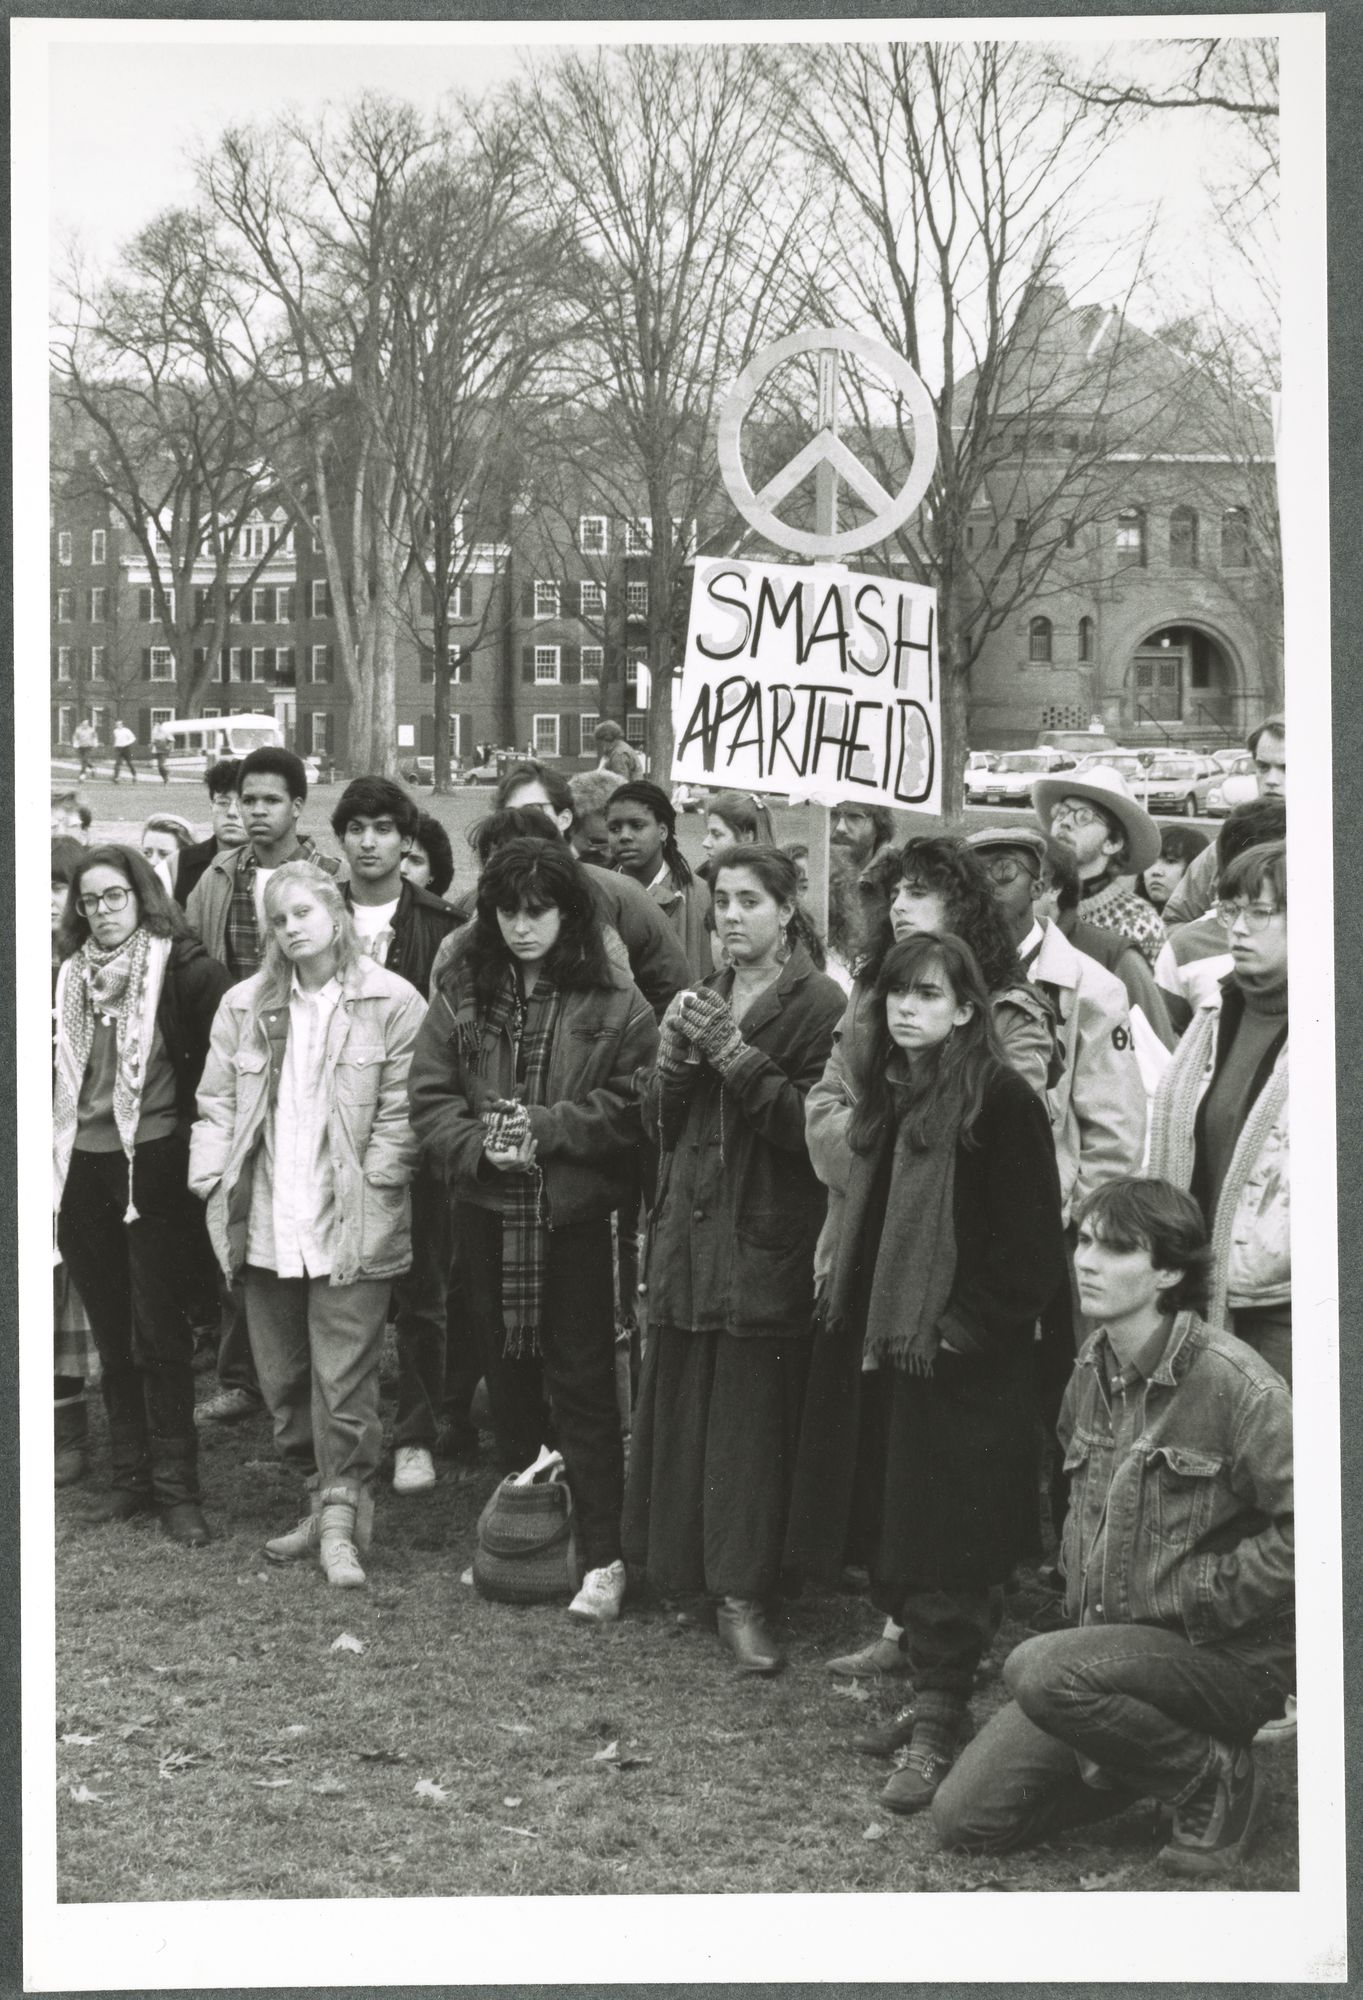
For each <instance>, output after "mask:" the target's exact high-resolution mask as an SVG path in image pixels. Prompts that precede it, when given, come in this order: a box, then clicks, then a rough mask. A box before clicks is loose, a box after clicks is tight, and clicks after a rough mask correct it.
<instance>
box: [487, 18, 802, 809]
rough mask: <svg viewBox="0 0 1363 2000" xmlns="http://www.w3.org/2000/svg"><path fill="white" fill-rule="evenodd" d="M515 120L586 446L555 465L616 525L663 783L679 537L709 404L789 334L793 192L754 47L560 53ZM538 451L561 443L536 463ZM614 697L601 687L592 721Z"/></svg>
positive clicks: (711, 466)
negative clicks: (555, 237) (627, 560)
mask: <svg viewBox="0 0 1363 2000" xmlns="http://www.w3.org/2000/svg"><path fill="white" fill-rule="evenodd" d="M517 111H518V115H519V117H520V119H521V121H522V123H523V126H524V129H525V134H526V139H527V143H528V145H529V146H530V148H531V150H532V153H533V154H534V156H535V157H536V158H537V159H538V161H539V163H540V166H541V171H542V182H543V199H544V203H545V208H546V212H547V215H548V217H549V219H550V222H551V226H553V227H555V228H556V229H557V230H558V231H559V232H560V233H561V235H562V238H563V241H564V244H565V247H566V256H565V268H564V277H563V290H564V296H565V298H566V299H567V301H568V303H569V305H570V307H571V309H572V310H573V312H574V313H575V315H576V317H577V321H578V326H579V336H578V339H577V342H576V344H575V346H574V348H573V349H572V351H571V352H570V353H568V354H566V355H565V356H564V357H563V359H562V361H561V363H560V370H559V376H560V383H561V385H562V386H563V387H564V388H565V389H566V390H568V391H570V392H571V393H572V395H573V396H575V398H576V400H577V403H578V406H579V409H580V411H581V413H582V414H581V421H580V424H579V425H577V426H576V428H575V431H574V430H570V431H568V433H567V437H568V440H569V441H570V442H571V443H573V444H575V442H576V436H577V435H581V434H585V435H588V436H590V438H591V440H592V442H593V444H594V447H595V448H594V450H593V452H592V454H591V457H590V458H589V459H586V460H583V459H581V458H578V457H577V454H576V452H575V451H574V453H573V458H574V459H576V463H577V466H578V469H579V471H580V473H581V485H582V493H583V498H582V500H581V502H580V507H581V511H583V512H589V513H590V512H599V513H602V514H605V515H607V516H613V517H614V518H615V519H617V520H620V519H623V520H625V521H626V522H629V523H632V524H634V525H633V546H634V547H635V548H636V549H637V550H638V551H640V553H641V555H642V557H643V559H644V561H645V563H646V578H645V579H642V580H645V581H646V583H647V603H648V610H647V616H646V630H647V647H648V665H649V670H650V674H651V682H652V695H651V716H650V731H651V743H652V752H653V763H654V769H655V770H656V771H657V772H658V773H660V774H661V775H662V777H663V778H664V780H665V779H666V774H667V772H668V771H669V769H670V767H671V760H672V712H671V699H672V693H671V681H672V672H673V661H674V658H675V647H676V640H677V634H678V629H679V622H684V615H683V616H682V618H681V620H680V621H679V608H680V605H681V602H682V600H683V599H684V596H685V583H686V577H687V566H688V564H689V563H690V561H691V560H692V558H693V556H694V554H695V547H694V541H693V538H692V536H691V533H690V525H691V524H692V523H693V522H694V523H704V522H707V521H708V520H710V519H711V518H712V517H713V515H714V514H715V513H716V511H717V508H718V495H719V490H720V482H719V472H718V466H717V461H716V457H715V449H714V432H715V417H716V411H717V408H718V405H719V403H720V401H721V400H722V398H723V396H724V393H725V391H726V390H727V388H728V386H729V384H730V383H731V382H732V380H733V378H734V376H735V375H736V374H737V373H738V372H739V370H740V368H741V367H742V365H743V363H744V361H746V360H747V358H748V357H749V356H750V355H751V353H752V352H753V351H754V349H755V348H757V347H758V346H759V345H760V344H761V343H762V342H763V341H764V340H765V339H767V338H768V337H770V336H771V335H772V334H773V333H774V332H777V331H786V330H787V329H788V328H789V326H790V325H792V324H793V323H794V314H795V311H796V296H797V295H796V287H795V284H794V283H793V272H794V265H793V257H792V251H793V246H794V244H795V242H796V240H797V237H798V235H799V233H800V231H801V228H802V227H803V226H804V225H803V223H802V209H803V203H802V200H801V189H800V187H799V185H798V175H794V174H792V172H791V171H790V166H791V162H790V160H789V158H788V157H787V156H786V155H785V153H784V147H783V139H782V134H781V129H780V124H779V121H778V118H777V115H776V112H777V104H776V99H775V97H774V95H773V92H772V88H771V77H770V65H769V62H768V58H767V56H766V54H765V52H764V51H763V50H761V49H758V48H752V47H748V48H744V47H737V46H727V45H723V44H712V45H708V46H701V47H694V46H690V47H669V46H658V45H647V46H645V45H640V46H636V47H627V48H622V49H618V50H611V51H601V52H596V53H594V54H592V55H590V56H583V55H576V54H574V55H570V56H568V57H565V58H563V59H561V60H560V61H558V62H557V63H555V64H554V65H553V66H552V67H549V68H546V69H543V70H541V71H540V72H539V73H538V74H537V75H536V76H535V77H534V78H533V80H532V81H531V82H530V83H529V84H528V85H527V86H526V87H525V89H524V90H522V91H521V92H520V93H519V95H518V99H517ZM783 168H784V170H783ZM556 440H557V442H558V444H559V445H560V446H561V445H562V444H563V442H564V440H565V431H564V428H563V426H561V425H560V426H559V427H558V429H557V433H556V437H555V435H549V436H546V438H545V440H544V444H545V449H546V451H548V450H552V448H553V447H554V444H555V442H556ZM571 462H572V461H571V460H570V461H569V463H571ZM562 483H563V485H564V486H565V487H566V485H567V484H569V483H571V482H570V481H569V480H567V479H565V480H564V481H563V482H562ZM577 511H578V509H577V508H576V507H571V506H567V507H565V509H564V513H565V515H567V516H575V515H576V513H577ZM613 670H614V663H613V661H612V659H611V649H608V667H607V672H608V675H610V674H612V673H613ZM613 699H614V691H613V689H612V686H611V683H610V680H609V679H608V680H607V682H606V683H605V684H603V689H602V704H603V708H606V709H609V707H610V706H611V704H612V701H613Z"/></svg>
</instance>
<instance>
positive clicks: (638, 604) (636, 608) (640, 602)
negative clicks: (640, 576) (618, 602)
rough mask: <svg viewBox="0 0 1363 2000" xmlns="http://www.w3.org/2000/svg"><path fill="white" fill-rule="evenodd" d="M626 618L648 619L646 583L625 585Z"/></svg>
mask: <svg viewBox="0 0 1363 2000" xmlns="http://www.w3.org/2000/svg"><path fill="white" fill-rule="evenodd" d="M625 616H626V618H647V616H648V585H647V584H646V583H627V584H626V585H625Z"/></svg>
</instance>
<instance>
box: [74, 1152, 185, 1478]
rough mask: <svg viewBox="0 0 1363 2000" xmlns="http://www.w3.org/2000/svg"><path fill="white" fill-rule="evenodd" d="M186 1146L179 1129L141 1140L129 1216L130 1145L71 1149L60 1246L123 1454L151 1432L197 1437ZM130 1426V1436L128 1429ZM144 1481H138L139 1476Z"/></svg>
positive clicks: (116, 1469)
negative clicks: (185, 1301)
mask: <svg viewBox="0 0 1363 2000" xmlns="http://www.w3.org/2000/svg"><path fill="white" fill-rule="evenodd" d="M187 1172H188V1150H187V1147H186V1143H185V1141H184V1139H182V1138H181V1137H180V1136H179V1135H178V1134H176V1135H174V1136H172V1137H170V1138H167V1139H151V1140H148V1141H147V1143H146V1144H145V1145H141V1146H137V1147H135V1148H134V1153H133V1179H132V1195H133V1203H134V1205H135V1207H136V1209H137V1220H136V1221H135V1222H125V1221H124V1219H123V1217H124V1211H125V1210H126V1209H127V1206H128V1161H127V1157H126V1155H125V1154H124V1153H123V1152H121V1151H120V1152H117V1153H82V1152H73V1153H72V1155H71V1165H70V1169H69V1171H68V1173H67V1176H66V1186H65V1188H64V1189H63V1192H62V1202H61V1212H60V1214H59V1216H58V1218H57V1244H58V1247H59V1249H60V1251H61V1254H62V1257H63V1260H64V1261H65V1263H66V1267H67V1269H68V1271H69V1272H70V1274H71V1281H72V1283H73V1284H74V1285H75V1287H76V1290H77V1291H78V1292H79V1293H80V1296H81V1299H82V1301H83V1303H84V1306H85V1310H86V1313H87V1314H88V1316H89V1320H90V1326H91V1330H92V1331H93V1333H94V1337H95V1345H96V1347H97V1348H98V1349H99V1360H100V1369H101V1374H102V1387H103V1392H104V1399H105V1404H106V1407H107V1408H108V1409H109V1412H110V1423H111V1426H112V1425H113V1422H114V1412H115V1409H117V1411H118V1413H119V1428H120V1436H121V1442H120V1438H115V1440H114V1459H115V1464H114V1473H115V1484H122V1483H124V1482H123V1481H122V1479H121V1478H120V1476H119V1474H120V1459H121V1457H122V1456H123V1455H125V1454H126V1455H128V1456H129V1460H130V1463H131V1460H132V1458H133V1457H135V1456H137V1453H136V1452H135V1451H134V1445H135V1443H136V1439H135V1438H134V1436H133V1432H134V1431H137V1432H140V1433H141V1437H142V1445H141V1451H142V1453H145V1438H146V1434H147V1432H148V1431H149V1432H150V1434H151V1435H152V1437H153V1438H162V1439H172V1438H176V1439H181V1440H184V1441H187V1442H191V1443H192V1441H193V1439H194V1435H195V1432H194V1337H193V1334H192V1332H191V1330H190V1325H189V1322H188V1320H187V1319H186V1318H185V1315H184V1313H183V1311H182V1310H181V1298H182V1287H183V1270H184V1264H183V1254H182V1243H183V1239H184V1232H185V1230H186V1228H187V1226H188V1225H189V1223H190V1222H191V1221H192V1220H193V1218H192V1215H191V1214H190V1211H189V1196H188V1194H187V1192H186V1186H185V1181H186V1174H187ZM124 1432H126V1433H127V1435H126V1436H124V1435H122V1433H124ZM139 1483H140V1481H139Z"/></svg>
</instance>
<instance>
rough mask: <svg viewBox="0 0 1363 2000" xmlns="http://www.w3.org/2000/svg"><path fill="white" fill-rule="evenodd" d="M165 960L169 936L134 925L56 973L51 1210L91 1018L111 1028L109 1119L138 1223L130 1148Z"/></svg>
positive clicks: (71, 1129) (64, 1167)
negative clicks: (121, 938)
mask: <svg viewBox="0 0 1363 2000" xmlns="http://www.w3.org/2000/svg"><path fill="white" fill-rule="evenodd" d="M169 959H170V939H169V938H162V937H151V936H150V935H149V934H148V933H147V932H146V931H145V930H144V929H143V928H142V926H141V925H140V924H139V925H138V927H137V929H136V930H135V931H134V932H133V934H132V936H131V937H130V938H128V939H127V940H125V942H124V943H123V944H120V945H116V946H115V947H114V948H113V950H111V951H101V950H100V948H99V946H98V945H96V943H95V942H94V940H93V938H87V939H86V940H85V943H84V944H83V945H82V946H81V948H80V950H79V951H78V952H77V953H76V954H75V956H74V957H73V958H69V959H68V960H67V961H66V964H65V965H64V966H63V967H62V969H61V971H60V973H59V974H58V976H57V1002H56V1010H55V1011H56V1082H55V1085H54V1088H53V1094H52V1209H53V1214H55V1213H56V1212H57V1210H58V1209H59V1208H60V1207H61V1199H62V1190H63V1188H64V1187H65V1186H66V1176H67V1173H68V1171H69V1169H70V1166H71V1154H72V1152H73V1151H74V1149H75V1144H76V1124H77V1118H78V1115H79V1107H80V1089H81V1084H82V1083H83V1081H84V1079H85V1072H86V1069H87V1067H88V1065H89V1061H90V1051H91V1049H92V1048H93V1046H94V1040H95V1016H96V1014H100V1015H102V1016H103V1017H104V1019H105V1020H111V1021H112V1022H113V1024H114V1028H115V1044H116V1048H117V1053H118V1066H117V1071H116V1074H115V1077H114V1124H115V1126H116V1127H117V1130H118V1136H119V1138H120V1139H121V1140H122V1142H123V1151H124V1153H125V1154H126V1155H127V1160H128V1206H127V1208H126V1209H125V1211H124V1214H123V1220H124V1221H125V1222H136V1221H137V1208H136V1206H135V1204H134V1202H133V1149H134V1147H135V1146H136V1144H137V1126H138V1121H139V1119H140V1118H141V1115H142V1091H143V1087H144V1085H145V1083H146V1080H147V1064H148V1062H149V1060H150V1058H151V1045H152V1039H153V1037H154V1036H155V1033H156V1009H157V1007H158V1006H159V1004H160V1000H161V986H162V983H163V981H164V979H165V975H166V965H167V963H168V961H169Z"/></svg>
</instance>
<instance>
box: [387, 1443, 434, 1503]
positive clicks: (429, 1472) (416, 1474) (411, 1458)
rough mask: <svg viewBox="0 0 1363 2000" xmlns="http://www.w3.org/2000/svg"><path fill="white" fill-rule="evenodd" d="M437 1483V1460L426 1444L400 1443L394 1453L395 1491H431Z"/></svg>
mask: <svg viewBox="0 0 1363 2000" xmlns="http://www.w3.org/2000/svg"><path fill="white" fill-rule="evenodd" d="M434 1485H435V1460H434V1459H433V1458H432V1457H431V1454H430V1453H429V1452H428V1451H427V1449H426V1447H425V1445H424V1444H400V1445H399V1446H398V1448H397V1450H396V1451H395V1452H394V1453H393V1491H394V1492H395V1493H429V1492H430V1490H431V1488H432V1487H433V1486H434Z"/></svg>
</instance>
